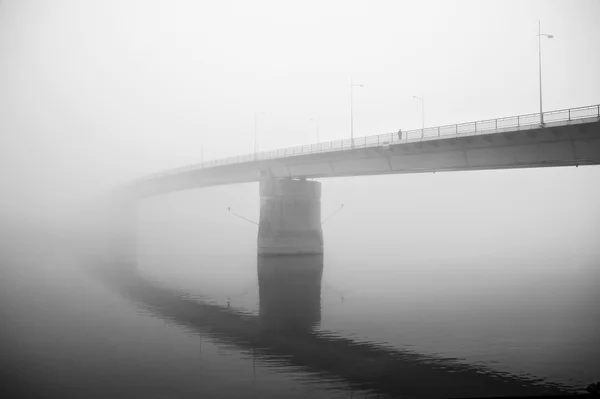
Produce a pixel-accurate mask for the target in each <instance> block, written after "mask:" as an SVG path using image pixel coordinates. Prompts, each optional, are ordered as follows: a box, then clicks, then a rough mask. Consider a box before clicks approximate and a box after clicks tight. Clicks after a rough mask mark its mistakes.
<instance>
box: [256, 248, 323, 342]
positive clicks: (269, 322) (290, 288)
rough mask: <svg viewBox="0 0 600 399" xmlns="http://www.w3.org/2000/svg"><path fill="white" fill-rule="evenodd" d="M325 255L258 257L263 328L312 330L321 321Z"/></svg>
mask: <svg viewBox="0 0 600 399" xmlns="http://www.w3.org/2000/svg"><path fill="white" fill-rule="evenodd" d="M322 275H323V255H320V254H319V255H298V256H259V257H258V287H259V296H260V298H259V303H260V321H261V325H262V327H263V328H264V329H268V330H271V329H274V330H279V331H281V330H310V329H311V328H312V327H313V326H314V325H315V324H317V323H319V322H320V321H321V277H322Z"/></svg>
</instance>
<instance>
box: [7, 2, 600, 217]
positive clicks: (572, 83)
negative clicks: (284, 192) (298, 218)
mask: <svg viewBox="0 0 600 399" xmlns="http://www.w3.org/2000/svg"><path fill="white" fill-rule="evenodd" d="M598 15H600V2H598V1H594V0H580V1H506V0H503V1H397V0H396V1H368V2H367V1H321V0H319V1H313V0H309V1H304V2H280V1H264V0H260V1H218V2H208V1H204V2H201V1H172V0H169V1H152V0H144V1H134V0H131V1H116V0H114V1H111V0H106V1H76V0H53V1H28V0H19V1H16V0H13V1H11V0H5V1H2V2H0V54H1V55H0V57H1V58H0V60H1V62H0V87H1V88H2V89H1V90H0V134H1V135H0V140H1V141H0V160H1V168H0V179H1V181H2V185H3V191H5V192H6V195H5V196H4V198H3V201H6V203H7V204H9V203H10V204H12V208H11V207H10V206H8V208H6V207H5V209H13V208H14V207H15V206H17V207H18V206H24V203H30V204H37V203H38V202H35V201H36V197H40V196H44V197H45V198H44V201H43V202H45V201H46V200H47V199H48V197H51V198H54V199H56V200H58V201H59V202H60V201H62V200H65V199H67V198H72V197H74V196H75V194H81V193H85V192H90V191H92V190H95V189H98V188H103V187H107V186H110V185H112V184H115V183H118V182H122V181H126V180H128V179H130V178H134V177H138V176H140V175H144V174H147V173H153V172H157V171H161V170H164V169H166V168H172V167H177V166H183V165H186V164H190V163H197V162H199V160H200V146H201V145H203V146H204V156H205V159H214V158H220V157H227V156H233V155H238V154H245V153H250V152H252V150H253V135H252V131H253V117H254V112H260V114H259V117H258V142H259V149H274V148H280V147H286V146H292V145H298V144H303V143H309V142H315V141H316V133H315V132H316V126H315V123H314V122H311V121H310V119H318V120H319V125H320V136H321V140H322V141H328V140H337V139H342V138H347V137H349V131H350V118H349V116H350V115H349V114H350V113H349V108H350V99H349V81H350V76H351V75H353V76H354V81H355V83H361V84H364V85H365V87H364V88H360V89H356V90H355V101H354V110H355V112H354V115H355V119H354V120H355V123H354V129H355V135H356V136H363V135H371V134H378V133H385V132H390V131H396V130H397V129H398V128H400V127H401V128H403V129H412V128H419V127H420V125H421V108H420V107H421V103H420V102H419V101H417V100H415V99H413V98H412V96H413V95H421V94H423V95H424V97H425V100H426V102H425V119H426V125H427V126H435V125H441V124H450V123H457V122H464V121H471V120H477V119H484V118H493V117H502V116H510V115H517V114H525V113H533V112H537V111H538V108H539V103H538V63H537V38H536V34H537V29H538V20H541V21H542V30H543V32H544V33H550V34H553V35H554V39H551V40H548V39H546V40H544V41H543V62H544V64H543V65H544V70H543V71H544V108H545V110H552V109H561V108H568V107H577V106H584V105H591V104H597V103H600V75H599V74H598V71H599V70H600V52H599V51H598V39H600V25H598V20H597V16H598ZM594 176H595V177H597V174H596V175H594ZM457 178H458V177H457ZM459 179H469V177H468V176H467V175H462V176H461V177H460V178H459ZM463 181H465V180H463ZM547 184H552V179H551V178H549V179H548V181H547ZM582 184H590V182H584V183H582ZM24 201H25V202H24Z"/></svg>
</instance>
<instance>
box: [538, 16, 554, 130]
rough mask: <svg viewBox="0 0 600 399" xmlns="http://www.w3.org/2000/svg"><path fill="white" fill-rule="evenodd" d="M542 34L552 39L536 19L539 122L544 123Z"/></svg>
mask: <svg viewBox="0 0 600 399" xmlns="http://www.w3.org/2000/svg"><path fill="white" fill-rule="evenodd" d="M542 36H546V37H547V38H548V39H552V38H553V37H554V36H552V35H548V34H546V33H542V22H541V21H538V34H537V37H538V54H539V57H538V64H539V70H540V124H542V125H543V124H544V112H543V110H542Z"/></svg>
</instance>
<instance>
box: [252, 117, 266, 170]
mask: <svg viewBox="0 0 600 399" xmlns="http://www.w3.org/2000/svg"><path fill="white" fill-rule="evenodd" d="M262 114H264V112H256V111H254V160H255V161H256V150H257V147H258V144H257V130H256V119H257V117H258V115H262Z"/></svg>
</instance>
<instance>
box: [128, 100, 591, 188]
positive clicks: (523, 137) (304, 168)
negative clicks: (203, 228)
mask: <svg viewBox="0 0 600 399" xmlns="http://www.w3.org/2000/svg"><path fill="white" fill-rule="evenodd" d="M539 120H540V115H539V114H529V115H521V116H515V117H508V118H499V119H491V120H485V121H477V122H470V123H463V124H456V125H448V126H439V127H433V128H427V129H424V130H422V129H419V130H411V131H407V132H403V134H402V138H400V137H398V134H397V133H388V134H381V135H375V136H369V137H361V138H356V139H354V143H352V142H351V141H350V140H341V141H334V142H328V143H319V144H312V145H307V146H300V147H290V148H286V149H280V150H274V151H265V152H260V153H257V154H252V155H245V156H240V157H233V158H227V159H222V160H216V161H213V162H209V163H204V164H196V165H191V166H187V167H184V168H178V169H174V170H171V171H166V172H164V173H160V174H156V175H151V176H148V177H145V178H142V179H139V180H136V181H135V182H132V184H130V185H128V186H127V188H126V190H127V192H128V194H129V195H130V196H133V197H136V198H143V197H148V196H153V195H160V194H164V193H168V192H172V191H179V190H187V189H193V188H198V187H206V186H216V185H224V184H234V183H247V182H256V181H259V180H261V179H262V178H264V177H272V178H326V177H339V176H361V175H380V174H400V173H429V172H444V171H467V170H486V169H509V168H531V167H550V166H577V165H597V164H600V105H593V106H587V107H579V108H572V109H567V110H560V111H551V112H545V113H544V121H545V122H546V123H545V124H544V125H540V123H539Z"/></svg>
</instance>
